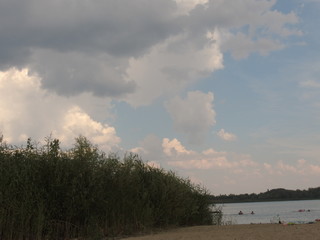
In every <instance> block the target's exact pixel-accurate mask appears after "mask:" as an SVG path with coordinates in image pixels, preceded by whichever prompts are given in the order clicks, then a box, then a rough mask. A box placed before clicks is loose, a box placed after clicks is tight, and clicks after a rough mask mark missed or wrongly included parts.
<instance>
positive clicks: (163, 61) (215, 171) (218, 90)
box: [0, 0, 320, 194]
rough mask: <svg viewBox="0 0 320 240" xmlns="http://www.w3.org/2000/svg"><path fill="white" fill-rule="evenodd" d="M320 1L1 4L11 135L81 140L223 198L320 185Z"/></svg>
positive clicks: (4, 92)
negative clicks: (145, 163)
mask: <svg viewBox="0 0 320 240" xmlns="http://www.w3.org/2000/svg"><path fill="white" fill-rule="evenodd" d="M319 11H320V1H318V0H278V1H277V0H232V1H231V0H105V1H102V0H90V1H87V0H69V1H63V0H54V1H43V0H24V1H21V0H0V132H2V134H3V136H4V139H5V140H6V141H7V142H9V143H11V144H16V145H20V144H23V143H25V142H26V139H27V138H28V137H31V138H32V139H34V140H37V141H39V142H43V141H44V139H45V137H47V136H49V135H50V134H52V136H53V137H55V138H59V139H60V140H61V142H62V145H63V147H70V146H72V144H73V143H74V138H75V137H77V136H79V134H82V135H84V136H86V137H87V138H89V140H91V141H92V142H93V143H94V144H97V145H98V146H99V147H100V149H102V150H104V151H105V152H110V151H111V152H117V153H123V152H126V151H127V152H129V151H132V152H135V153H138V154H139V155H140V156H141V157H142V159H143V160H145V161H148V162H149V163H150V164H153V165H154V166H156V167H158V166H160V167H163V168H165V169H172V170H174V171H175V172H177V173H178V174H179V175H180V176H183V177H189V178H190V179H191V180H192V181H194V182H195V183H199V184H201V185H203V186H205V187H206V188H207V189H209V190H210V191H211V193H212V194H229V193H251V192H257V193H258V192H263V191H266V190H267V189H271V188H278V187H283V188H288V189H306V188H309V187H318V186H319V177H320V146H319V143H320V45H319V39H320V32H319V23H320V16H319Z"/></svg>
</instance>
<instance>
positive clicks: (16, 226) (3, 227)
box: [0, 136, 212, 240]
mask: <svg viewBox="0 0 320 240" xmlns="http://www.w3.org/2000/svg"><path fill="white" fill-rule="evenodd" d="M208 196H209V195H208V193H207V190H206V189H204V188H203V187H200V186H198V185H194V184H192V183H191V182H190V180H188V179H184V178H181V177H178V176H177V175H176V174H175V173H173V172H171V171H165V170H164V169H161V168H154V167H150V166H148V165H147V164H146V163H144V162H143V161H142V160H141V159H140V158H139V157H138V156H137V155H134V154H128V155H126V156H125V157H123V159H120V158H119V157H118V156H117V155H115V154H110V155H106V154H105V153H104V152H102V151H100V150H99V149H98V148H97V147H96V146H93V145H92V144H91V143H90V142H89V141H88V140H87V139H86V138H84V137H81V136H80V137H79V138H77V139H76V141H75V144H74V147H73V148H71V149H69V150H61V148H60V142H59V140H57V139H51V138H48V139H47V141H46V144H44V145H43V146H39V145H38V144H34V143H33V142H32V141H31V140H30V139H29V140H28V142H27V145H26V146H22V147H15V146H11V145H8V144H7V143H5V142H4V141H2V139H0V239H3V240H20V239H23V240H31V239H32V240H38V239H55V240H57V239H72V238H73V239H75V238H77V239H80V238H81V239H102V238H104V237H110V236H118V235H129V234H133V233H136V232H141V231H148V230H150V229H155V228H165V227H173V226H189V225H202V224H210V223H211V222H212V218H211V213H210V206H211V205H210V203H209V201H208Z"/></svg>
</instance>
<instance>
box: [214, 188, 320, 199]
mask: <svg viewBox="0 0 320 240" xmlns="http://www.w3.org/2000/svg"><path fill="white" fill-rule="evenodd" d="M311 199H320V187H318V188H309V189H308V190H287V189H283V188H277V189H272V190H268V191H266V192H263V193H259V194H255V193H251V194H247V193H246V194H239V195H235V194H230V195H220V196H210V201H211V202H212V203H235V202H263V201H289V200H311Z"/></svg>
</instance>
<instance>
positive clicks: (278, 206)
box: [217, 200, 320, 224]
mask: <svg viewBox="0 0 320 240" xmlns="http://www.w3.org/2000/svg"><path fill="white" fill-rule="evenodd" d="M217 207H221V208H222V212H223V221H224V222H227V223H228V222H229V223H232V224H250V223H270V222H273V223H276V222H279V221H282V222H286V223H289V222H294V223H302V222H304V223H307V222H313V221H315V219H320V200H304V201H281V202H251V203H226V204H217ZM240 211H242V212H243V215H239V214H238V213H239V212H240ZM252 211H253V212H254V214H251V212H252Z"/></svg>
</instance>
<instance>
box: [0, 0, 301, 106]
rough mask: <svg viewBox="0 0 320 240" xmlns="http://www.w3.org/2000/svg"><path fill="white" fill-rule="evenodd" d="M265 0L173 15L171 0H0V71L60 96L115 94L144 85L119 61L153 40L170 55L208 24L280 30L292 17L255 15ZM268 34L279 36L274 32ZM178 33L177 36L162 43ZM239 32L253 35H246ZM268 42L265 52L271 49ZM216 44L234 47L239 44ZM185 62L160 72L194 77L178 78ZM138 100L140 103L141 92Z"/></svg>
mask: <svg viewBox="0 0 320 240" xmlns="http://www.w3.org/2000/svg"><path fill="white" fill-rule="evenodd" d="M273 3H274V1H267V0H266V1H257V0H234V1H229V0H210V1H208V3H207V4H206V5H201V4H200V5H197V7H195V9H193V10H192V11H191V12H190V13H189V14H188V15H179V14H177V10H178V6H177V3H176V2H175V1H174V0H134V1H133V0H91V1H77V0H68V1H65V0H54V1H42V0H24V1H21V0H0V70H5V69H8V68H10V67H18V68H22V67H28V68H29V69H30V71H34V72H37V73H38V74H39V75H40V76H41V79H42V87H44V88H47V89H49V90H53V91H55V92H57V93H59V94H61V95H67V96H70V95H76V94H78V93H81V92H91V93H93V94H95V95H97V96H109V97H122V96H124V95H128V94H130V93H133V92H136V89H138V88H139V89H146V88H144V87H143V86H141V85H139V82H143V81H142V80H140V79H142V78H145V76H146V73H145V72H143V73H141V74H140V73H139V74H136V75H137V76H138V77H139V78H140V79H135V78H132V76H128V75H126V74H127V72H128V71H127V67H128V65H129V64H130V60H132V59H134V60H137V61H138V60H139V59H142V58H143V57H144V56H146V55H147V54H150V53H151V52H152V51H154V52H155V49H156V46H160V45H161V44H163V43H167V44H168V45H167V47H168V49H165V51H167V55H168V58H169V57H170V54H174V55H175V56H183V54H184V52H185V51H186V50H185V49H183V48H184V47H185V48H187V50H188V49H189V50H190V49H193V51H194V53H197V52H199V51H202V50H203V49H204V48H205V46H207V45H208V44H209V45H210V43H208V42H209V41H210V40H209V39H208V38H207V37H206V33H207V31H213V30H215V29H216V28H223V29H225V31H226V32H228V31H229V30H230V29H238V30H239V29H240V28H241V27H243V26H245V25H248V24H249V25H250V24H251V25H252V26H253V28H256V26H258V27H259V26H266V28H267V29H271V30H272V29H275V30H274V31H280V30H281V29H282V28H281V27H285V25H286V24H287V23H289V24H290V23H294V21H295V16H293V15H291V16H287V15H282V14H281V13H279V12H277V14H276V15H274V16H273V15H272V14H269V15H268V14H266V15H263V16H262V13H264V12H268V11H270V8H271V6H272V5H273ZM248 9H249V10H248ZM274 18H276V19H279V21H275V20H274ZM270 19H273V20H274V21H269V20H270ZM275 24H278V25H279V27H274V25H275ZM239 31H241V29H240V30H239ZM273 34H274V35H280V37H281V34H280V33H279V32H273ZM181 35H184V36H185V37H184V41H182V42H180V41H171V43H172V44H170V41H168V39H170V38H171V39H172V38H175V37H177V36H181ZM247 37H248V39H252V38H255V39H256V36H251V35H249V34H248V35H247ZM269 37H270V38H273V36H269ZM229 42H230V41H229ZM275 43H276V42H275ZM269 45H270V44H269ZM269 45H268V46H269ZM268 46H267V47H266V49H265V51H269V50H273V49H278V48H277V47H276V46H272V47H273V48H272V49H271V48H270V47H268ZM224 47H225V48H224V50H226V51H233V52H236V51H237V49H238V48H242V47H243V46H241V45H240V46H238V45H236V46H235V48H237V49H233V48H232V46H231V47H230V46H228V45H224ZM259 47H260V45H257V48H259ZM253 51H259V49H258V50H256V48H254V49H253ZM179 52H181V54H180V53H179ZM246 53H247V52H245V53H243V54H246ZM157 54H160V55H161V54H163V53H157ZM157 57H158V56H154V58H155V59H157ZM168 58H166V57H163V59H168ZM208 59H209V58H208ZM159 65H160V67H161V63H160V64H159ZM190 67H191V66H190V65H189V63H184V62H183V61H181V63H180V64H179V68H176V67H172V68H170V67H169V68H165V69H163V70H165V71H167V72H166V73H167V74H168V73H169V75H168V76H170V77H174V78H175V79H174V80H172V81H175V82H178V83H181V82H186V81H188V82H194V80H196V79H197V78H199V77H201V76H202V74H198V72H199V71H200V72H201V69H200V70H199V71H198V69H195V70H194V73H195V74H191V75H192V76H191V77H187V78H185V77H184V74H183V72H182V71H183V70H185V69H190ZM156 70H158V69H156ZM145 71H146V70H145ZM211 71H213V70H212V69H211V68H210V71H209V72H211ZM152 75H153V76H154V74H152ZM158 76H160V77H159V79H155V80H154V81H155V82H160V81H163V79H162V78H161V77H163V74H158ZM188 76H189V75H188ZM148 77H150V76H149V75H148ZM189 78H193V79H191V80H190V79H189ZM128 79H132V80H128ZM180 85H181V86H185V85H184V84H180ZM148 91H149V89H147V90H146V91H144V90H142V92H141V95H148V94H150V93H148ZM159 91H160V90H159ZM161 91H162V90H161ZM163 91H165V90H163ZM161 94H162V92H161V93H160V94H159V95H161ZM141 99H143V101H144V97H143V96H142V97H141Z"/></svg>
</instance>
